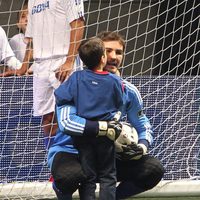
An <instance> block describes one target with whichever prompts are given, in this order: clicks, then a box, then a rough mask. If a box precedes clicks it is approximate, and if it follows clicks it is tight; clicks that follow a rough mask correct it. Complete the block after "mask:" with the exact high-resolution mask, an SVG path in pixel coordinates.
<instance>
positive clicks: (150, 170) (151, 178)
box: [135, 155, 165, 190]
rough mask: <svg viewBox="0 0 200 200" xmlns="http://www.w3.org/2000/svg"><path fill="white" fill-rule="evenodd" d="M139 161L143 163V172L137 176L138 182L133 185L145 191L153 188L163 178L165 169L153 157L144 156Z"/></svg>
mask: <svg viewBox="0 0 200 200" xmlns="http://www.w3.org/2000/svg"><path fill="white" fill-rule="evenodd" d="M141 159H143V161H144V165H143V166H144V170H143V172H141V174H138V178H139V179H138V182H137V183H135V184H137V185H138V186H139V187H141V188H144V189H145V190H149V189H152V188H153V187H155V186H156V185H157V184H158V183H159V182H160V181H161V179H162V178H163V175H164V172H165V169H164V167H163V165H162V164H161V162H160V161H159V160H158V159H157V158H154V157H151V156H149V155H146V156H145V155H144V156H143V157H142V158H141Z"/></svg>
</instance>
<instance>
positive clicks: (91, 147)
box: [55, 38, 123, 200]
mask: <svg viewBox="0 0 200 200" xmlns="http://www.w3.org/2000/svg"><path fill="white" fill-rule="evenodd" d="M78 52H79V56H80V58H81V59H82V61H83V63H84V64H85V65H86V67H87V68H88V69H85V70H83V71H78V72H74V73H73V74H72V75H71V76H70V78H69V79H68V80H67V81H66V82H64V83H63V84H62V85H61V86H60V87H59V88H58V89H56V90H55V97H56V104H57V105H58V106H62V105H65V104H69V103H71V104H73V105H75V106H76V108H77V113H78V115H79V116H82V117H85V118H87V119H89V120H105V121H110V120H114V118H115V116H116V113H118V111H120V110H121V107H122V104H123V99H122V97H123V87H122V83H121V80H120V78H119V77H117V76H116V75H113V74H110V73H108V72H107V71H103V68H104V67H105V64H106V63H107V56H106V51H105V47H104V44H103V42H102V40H101V39H99V38H91V39H88V40H85V41H83V42H82V43H81V45H80V47H79V49H78ZM113 123H115V122H113ZM106 124H107V122H106ZM119 124H120V123H119V122H118V123H116V126H117V125H118V126H120V125H119ZM72 126H73V124H72ZM100 126H104V122H102V123H101V124H100ZM80 128H81V127H80ZM105 129H106V130H107V128H105ZM77 131H78V130H77ZM88 132H89V131H88ZM98 135H99V136H101V137H96V136H92V135H91V137H84V136H75V137H73V141H74V145H75V147H76V148H77V149H78V151H79V155H80V161H81V166H82V168H83V171H84V173H85V174H86V176H87V179H86V180H85V181H84V182H83V183H82V184H81V187H80V192H81V194H82V197H84V199H87V200H90V199H95V189H96V182H97V179H98V181H99V183H100V193H99V199H101V200H103V199H104V200H106V199H109V200H115V199H116V196H115V192H116V191H115V188H116V168H115V147H114V140H115V139H116V138H117V136H116V135H112V134H111V135H112V136H111V135H109V136H108V137H105V136H103V135H105V134H104V133H103V132H102V133H101V132H99V134H98Z"/></svg>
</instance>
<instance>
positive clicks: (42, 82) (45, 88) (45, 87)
mask: <svg viewBox="0 0 200 200" xmlns="http://www.w3.org/2000/svg"><path fill="white" fill-rule="evenodd" d="M53 91H54V88H53V87H52V86H51V83H50V81H49V77H37V76H34V77H33V110H34V113H33V114H34V116H42V128H43V134H44V144H45V147H46V149H48V148H49V147H50V145H51V144H52V143H53V139H54V136H55V133H56V128H57V124H56V120H55V117H54V108H55V100H54V95H53Z"/></svg>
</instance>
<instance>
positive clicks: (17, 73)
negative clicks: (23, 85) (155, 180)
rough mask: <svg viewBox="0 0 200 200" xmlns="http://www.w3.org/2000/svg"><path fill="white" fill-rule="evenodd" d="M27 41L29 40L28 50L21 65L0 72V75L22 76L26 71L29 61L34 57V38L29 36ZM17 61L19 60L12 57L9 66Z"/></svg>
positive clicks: (8, 62)
mask: <svg viewBox="0 0 200 200" xmlns="http://www.w3.org/2000/svg"><path fill="white" fill-rule="evenodd" d="M27 41H28V43H27V46H26V52H25V56H24V60H23V64H22V65H20V67H17V68H16V69H12V70H8V71H6V72H4V73H2V74H0V76H4V77H7V76H22V75H24V74H25V73H26V71H27V69H28V67H29V61H30V60H31V59H32V55H33V45H32V39H31V38H28V39H27ZM16 62H17V61H16V58H15V57H14V58H13V57H12V59H11V60H7V65H8V66H9V65H13V64H14V63H16ZM18 62H19V61H18Z"/></svg>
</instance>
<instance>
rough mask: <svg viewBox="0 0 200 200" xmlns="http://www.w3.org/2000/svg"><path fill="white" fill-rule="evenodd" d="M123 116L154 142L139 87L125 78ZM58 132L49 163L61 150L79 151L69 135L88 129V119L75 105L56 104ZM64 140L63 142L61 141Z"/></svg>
mask: <svg viewBox="0 0 200 200" xmlns="http://www.w3.org/2000/svg"><path fill="white" fill-rule="evenodd" d="M123 85H124V95H123V110H122V112H123V116H126V117H127V120H128V121H129V122H130V124H131V125H132V126H133V127H134V128H135V129H136V130H137V133H138V137H139V140H146V141H148V143H149V144H150V145H151V144H152V142H153V131H152V127H151V124H150V122H149V119H148V118H147V117H146V115H145V113H144V111H143V101H142V98H141V95H140V92H139V91H138V89H137V88H136V87H135V86H134V85H133V84H131V83H130V82H128V81H125V80H123ZM56 112H57V119H58V120H57V121H58V127H59V129H58V132H59V134H57V135H56V137H55V140H54V145H53V146H52V147H51V148H50V149H49V156H48V164H49V166H51V161H52V160H53V157H54V155H55V154H56V153H57V152H59V151H60V149H61V148H62V151H65V152H71V153H77V151H76V150H75V148H74V151H72V148H71V147H72V146H71V145H72V143H69V138H70V139H71V136H69V135H83V133H84V131H85V130H88V127H87V126H88V123H87V119H85V118H83V117H80V116H78V115H77V109H76V107H75V106H74V105H62V106H56ZM66 134H69V135H66ZM60 141H62V142H60Z"/></svg>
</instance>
